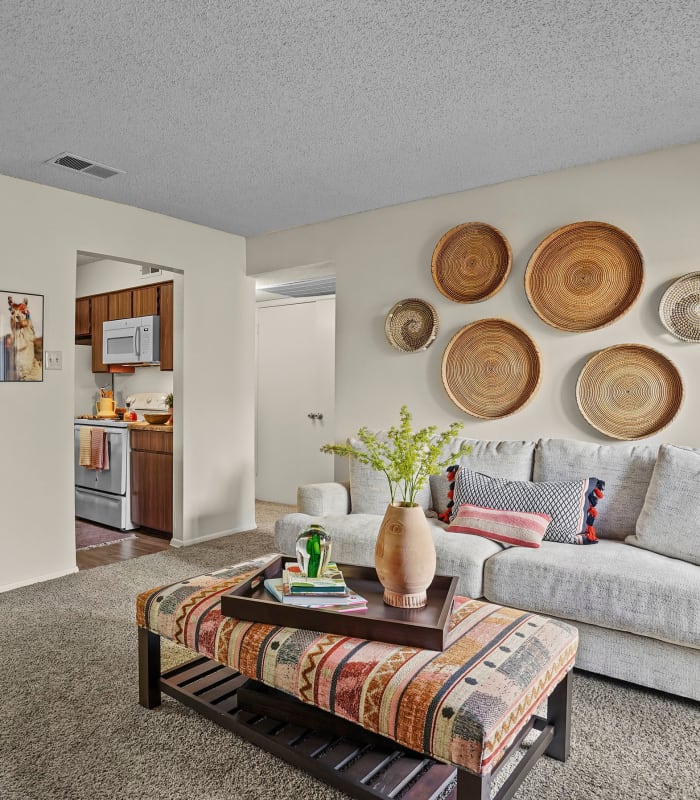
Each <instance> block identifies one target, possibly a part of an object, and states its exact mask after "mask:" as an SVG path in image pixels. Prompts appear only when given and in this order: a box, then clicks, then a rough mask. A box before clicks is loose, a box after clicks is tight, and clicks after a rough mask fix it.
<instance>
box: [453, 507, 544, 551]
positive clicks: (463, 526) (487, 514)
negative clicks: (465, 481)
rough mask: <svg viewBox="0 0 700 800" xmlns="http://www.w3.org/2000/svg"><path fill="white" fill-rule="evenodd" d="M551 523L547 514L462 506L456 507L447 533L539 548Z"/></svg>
mask: <svg viewBox="0 0 700 800" xmlns="http://www.w3.org/2000/svg"><path fill="white" fill-rule="evenodd" d="M551 520H552V518H551V517H550V516H549V514H537V513H530V512H527V511H504V510H503V509H495V508H484V507H483V506H473V505H470V504H469V503H465V504H464V505H462V506H460V507H459V511H458V512H457V514H456V516H455V517H454V519H453V520H452V522H451V523H450V526H449V528H448V529H447V530H448V532H449V533H465V534H468V535H472V536H483V537H484V538H485V539H493V540H494V541H496V542H502V543H503V544H511V545H520V546H522V547H539V546H540V542H541V541H542V537H543V536H544V533H545V531H546V530H547V526H548V525H549V523H550V522H551Z"/></svg>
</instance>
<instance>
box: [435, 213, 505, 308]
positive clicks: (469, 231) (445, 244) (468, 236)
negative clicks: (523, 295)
mask: <svg viewBox="0 0 700 800" xmlns="http://www.w3.org/2000/svg"><path fill="white" fill-rule="evenodd" d="M512 262H513V256H512V253H511V249H510V244H509V243H508V240H507V239H506V237H505V236H504V235H503V234H502V233H501V232H500V231H499V230H498V228H494V227H493V225H487V224H486V223H485V222H465V223H463V224H462V225H457V226H456V227H454V228H451V229H450V230H449V231H447V233H446V234H445V235H444V236H443V237H442V238H441V239H440V241H439V242H438V243H437V245H436V246H435V249H434V250H433V260H432V272H433V280H434V281H435V285H436V286H437V288H438V289H439V290H440V292H442V294H444V295H445V297H447V298H448V300H453V301H454V302H455V303H477V302H479V301H481V300H486V299H487V298H489V297H492V296H493V295H494V294H496V292H497V291H498V290H499V289H501V288H502V286H503V284H504V283H505V282H506V279H507V278H508V275H509V274H510V268H511V265H512Z"/></svg>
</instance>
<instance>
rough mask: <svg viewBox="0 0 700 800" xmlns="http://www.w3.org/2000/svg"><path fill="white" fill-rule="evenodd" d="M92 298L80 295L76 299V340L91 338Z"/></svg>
mask: <svg viewBox="0 0 700 800" xmlns="http://www.w3.org/2000/svg"><path fill="white" fill-rule="evenodd" d="M91 306H92V298H91V297H79V298H78V299H77V300H76V301H75V340H76V342H78V341H82V340H85V339H90V336H91V335H92V324H91V323H92V310H91Z"/></svg>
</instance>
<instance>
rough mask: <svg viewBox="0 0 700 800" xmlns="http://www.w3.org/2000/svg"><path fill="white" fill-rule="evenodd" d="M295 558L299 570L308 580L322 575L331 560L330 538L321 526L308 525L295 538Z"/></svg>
mask: <svg viewBox="0 0 700 800" xmlns="http://www.w3.org/2000/svg"><path fill="white" fill-rule="evenodd" d="M296 556H297V563H298V564H299V569H300V570H301V571H302V572H303V573H304V575H306V576H307V577H308V578H318V577H319V576H321V575H323V573H324V572H325V571H326V567H327V566H328V562H329V561H330V560H331V537H330V536H329V535H328V533H327V532H326V530H325V529H324V527H323V526H322V525H309V527H308V528H306V530H304V531H302V532H301V533H300V534H299V536H297V542H296Z"/></svg>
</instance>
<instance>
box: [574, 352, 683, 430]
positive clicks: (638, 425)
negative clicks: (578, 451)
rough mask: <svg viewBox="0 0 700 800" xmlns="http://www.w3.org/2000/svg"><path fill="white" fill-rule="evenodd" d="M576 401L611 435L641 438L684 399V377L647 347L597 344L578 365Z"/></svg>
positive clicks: (670, 417)
mask: <svg viewBox="0 0 700 800" xmlns="http://www.w3.org/2000/svg"><path fill="white" fill-rule="evenodd" d="M576 402H577V403H578V407H579V409H580V411H581V413H582V414H583V416H584V417H585V418H586V420H588V422H589V423H590V424H591V425H592V426H593V427H594V428H596V429H597V430H599V431H600V432H601V433H604V434H606V435H607V436H611V437H612V438H614V439H643V438H644V437H646V436H652V435H653V434H655V433H658V432H659V431H660V430H663V428H665V427H666V426H667V425H669V424H670V423H671V421H672V420H673V418H674V417H675V416H676V414H677V413H678V411H679V409H680V407H681V404H682V402H683V381H682V380H681V376H680V373H679V372H678V370H677V369H676V367H675V366H674V364H673V363H672V362H671V361H669V359H668V358H666V356H664V355H662V354H661V353H659V352H658V351H656V350H653V349H652V348H651V347H645V346H644V345H641V344H618V345H615V346H613V347H608V348H606V349H605V350H600V351H599V352H598V353H596V354H595V355H594V356H592V357H591V358H590V359H589V360H588V361H587V362H586V364H585V366H584V368H583V369H582V370H581V374H580V375H579V378H578V381H577V383H576Z"/></svg>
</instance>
